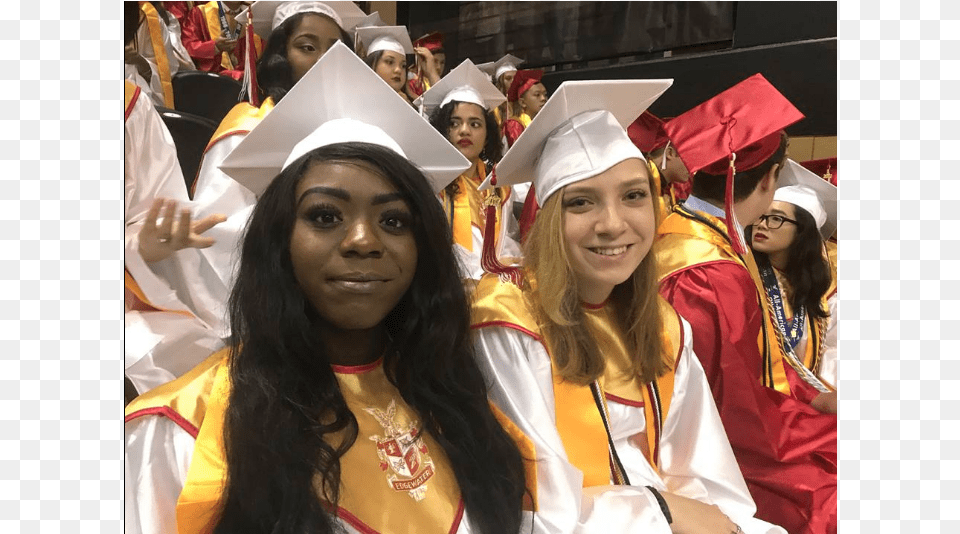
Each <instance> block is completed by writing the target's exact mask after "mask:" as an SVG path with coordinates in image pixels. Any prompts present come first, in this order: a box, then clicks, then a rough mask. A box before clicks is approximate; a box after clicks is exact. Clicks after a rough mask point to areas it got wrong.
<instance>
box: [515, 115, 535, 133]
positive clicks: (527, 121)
mask: <svg viewBox="0 0 960 534" xmlns="http://www.w3.org/2000/svg"><path fill="white" fill-rule="evenodd" d="M516 119H517V120H518V121H520V124H522V125H523V129H524V130H526V129H527V126H530V123H531V122H533V119H531V118H530V115H527V113H526V112H523V113H521V114H520V116H518V117H516Z"/></svg>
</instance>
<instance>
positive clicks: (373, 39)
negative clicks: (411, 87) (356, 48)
mask: <svg viewBox="0 0 960 534" xmlns="http://www.w3.org/2000/svg"><path fill="white" fill-rule="evenodd" d="M356 33H357V38H358V39H359V40H360V43H361V45H360V46H362V47H363V49H364V50H365V55H364V56H363V57H364V60H363V61H364V62H365V63H366V64H367V65H368V66H369V67H370V68H371V69H373V72H376V73H377V76H380V78H381V79H382V80H383V81H385V82H387V85H389V86H390V88H391V89H393V90H394V91H396V92H397V93H398V94H400V96H401V97H402V98H403V99H404V100H406V101H407V102H410V97H409V96H407V92H406V91H404V87H405V86H406V84H407V55H409V54H413V43H411V42H410V35H409V34H408V33H407V28H406V26H366V27H363V28H357V30H356Z"/></svg>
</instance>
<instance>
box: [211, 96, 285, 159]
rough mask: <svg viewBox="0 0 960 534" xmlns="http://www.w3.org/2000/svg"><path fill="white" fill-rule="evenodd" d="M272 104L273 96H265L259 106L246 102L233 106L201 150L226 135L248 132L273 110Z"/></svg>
mask: <svg viewBox="0 0 960 534" xmlns="http://www.w3.org/2000/svg"><path fill="white" fill-rule="evenodd" d="M273 106H274V103H273V98H270V97H267V98H266V100H264V101H263V103H262V104H260V107H259V108H258V107H254V106H252V105H250V104H248V103H246V102H240V103H239V104H237V105H236V106H233V108H231V109H230V112H229V113H227V116H226V117H224V118H223V120H222V121H220V126H217V131H215V132H213V137H211V138H210V142H209V143H207V147H206V148H205V149H204V150H203V151H204V152H206V151H207V150H210V147H212V146H213V145H214V144H216V143H217V141H219V140H220V139H222V138H224V137H226V136H228V135H233V134H237V133H249V132H250V130H252V129H253V128H254V127H255V126H256V125H258V124H260V121H262V120H263V118H264V117H266V116H267V113H270V112H271V111H272V110H273Z"/></svg>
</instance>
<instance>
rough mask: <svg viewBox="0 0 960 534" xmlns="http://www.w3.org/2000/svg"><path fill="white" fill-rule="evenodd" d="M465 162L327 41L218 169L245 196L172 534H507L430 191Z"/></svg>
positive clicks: (504, 453) (488, 412)
mask: <svg viewBox="0 0 960 534" xmlns="http://www.w3.org/2000/svg"><path fill="white" fill-rule="evenodd" d="M370 102H378V103H379V105H378V106H371V105H370ZM468 166H469V163H468V162H467V160H466V159H465V158H464V157H463V156H462V155H460V153H459V152H457V151H456V150H455V149H454V148H453V147H451V146H450V145H449V143H447V142H446V141H445V140H444V139H443V136H441V135H439V134H438V133H437V132H436V131H434V130H433V129H432V128H431V127H430V126H429V125H428V124H426V123H425V122H424V121H422V120H421V119H420V118H419V117H418V115H417V113H416V112H415V111H414V110H413V109H412V108H411V107H410V105H409V104H408V103H406V102H405V101H404V100H403V99H402V98H401V97H400V96H399V95H397V94H396V92H395V91H393V90H392V89H390V88H389V87H387V86H386V85H385V84H382V83H380V82H379V81H378V80H377V75H376V74H375V73H374V72H372V71H371V70H370V69H369V68H368V67H367V66H366V65H365V64H364V63H363V62H362V61H361V60H360V59H359V58H358V57H356V55H354V54H353V53H352V52H351V51H350V50H348V48H347V47H346V46H345V45H343V44H341V43H337V44H336V45H334V46H333V47H332V48H331V49H330V51H329V52H327V54H326V55H324V57H323V58H322V59H321V60H320V61H319V62H318V63H317V65H316V66H315V67H314V69H313V70H311V71H310V72H309V73H308V74H307V75H306V76H305V77H304V79H303V80H302V81H301V83H300V84H299V85H298V86H296V87H295V88H294V89H292V90H291V92H290V93H289V94H288V95H287V97H286V98H285V99H284V101H283V102H281V103H280V104H278V105H277V107H276V108H274V111H272V112H271V114H270V115H269V116H268V117H267V118H266V119H264V121H263V123H261V124H260V126H258V128H257V129H256V130H254V131H253V132H251V133H250V135H248V136H247V138H246V139H244V141H243V142H242V143H241V144H240V145H239V146H238V147H237V149H236V150H235V151H234V152H233V153H232V154H231V155H230V156H229V157H228V158H227V160H226V161H224V164H223V168H224V170H225V171H226V172H228V173H229V174H230V176H233V177H235V178H236V179H237V180H239V181H240V182H241V183H243V184H244V185H245V186H246V187H248V188H250V190H251V191H255V192H258V193H260V194H259V195H258V200H257V205H256V208H255V209H254V212H253V215H252V217H251V219H250V222H249V224H248V225H247V229H246V231H245V234H244V241H243V248H242V252H241V257H240V265H239V267H238V274H237V282H236V285H235V286H234V289H233V291H232V293H231V298H230V320H231V321H230V323H231V330H232V332H233V334H234V341H235V344H234V345H233V346H232V347H231V350H230V353H229V356H228V357H227V360H226V362H225V363H224V364H223V365H222V367H221V368H220V369H219V370H218V371H217V374H216V378H215V381H214V385H213V391H212V393H211V394H210V396H209V402H208V405H207V413H206V418H205V420H204V424H203V426H202V427H201V428H200V432H199V435H198V436H197V442H196V447H195V450H194V458H193V462H192V463H191V465H190V470H189V473H188V476H187V481H186V484H185V486H184V489H183V492H182V493H181V494H180V498H179V501H178V504H177V528H178V531H179V532H181V533H187V532H191V533H192V532H217V533H219V532H244V533H258V532H262V533H291V534H292V533H302V532H311V533H328V532H329V533H332V532H338V533H340V532H346V533H362V534H372V533H397V532H454V533H457V532H459V533H489V534H493V533H502V532H507V533H513V532H519V531H520V526H521V522H522V521H523V519H524V515H523V512H522V505H523V496H524V494H525V493H526V492H525V477H526V474H525V470H524V463H523V458H522V456H521V452H520V450H519V449H518V447H517V444H516V443H515V442H514V439H512V438H511V435H509V434H508V433H507V431H506V430H505V429H504V428H503V427H502V426H501V423H500V422H499V421H498V419H497V417H496V415H495V414H494V410H493V409H492V407H491V406H490V404H489V401H488V399H487V394H486V393H487V391H486V385H485V383H484V379H483V375H482V374H481V372H480V370H479V368H478V366H477V365H476V363H475V359H474V356H473V346H472V344H471V341H470V337H469V314H470V311H469V306H468V304H467V300H466V295H465V294H464V293H463V289H462V285H461V282H460V278H459V276H458V272H457V267H456V258H455V256H454V254H453V250H452V248H451V247H450V246H449V241H450V237H449V233H448V231H447V230H446V226H445V224H444V221H443V218H444V216H443V210H442V208H441V207H440V204H439V203H438V202H437V200H436V194H437V192H438V191H439V190H440V188H441V187H442V186H443V185H444V184H446V183H448V182H449V181H450V180H451V179H452V178H453V177H454V176H456V175H457V174H459V173H460V172H462V171H463V170H464V169H466V168H467V167H468ZM421 169H422V170H421Z"/></svg>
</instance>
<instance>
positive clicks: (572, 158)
mask: <svg viewBox="0 0 960 534" xmlns="http://www.w3.org/2000/svg"><path fill="white" fill-rule="evenodd" d="M672 84H673V80H672V79H663V80H598V81H567V82H563V83H562V84H561V85H560V88H559V89H557V92H556V93H554V94H553V96H551V97H550V99H549V100H547V103H546V104H545V105H544V106H543V108H542V109H541V110H540V111H539V112H538V113H537V116H536V117H534V119H533V122H531V123H530V125H529V126H527V127H526V129H524V131H523V133H522V134H521V135H520V137H519V138H517V142H516V143H514V145H513V146H512V147H511V148H510V150H508V151H507V153H506V155H504V156H503V159H501V160H500V163H499V164H497V166H496V169H495V172H494V173H493V174H491V176H488V177H487V179H486V180H484V182H483V183H482V184H480V189H487V188H489V187H491V183H490V182H491V177H492V176H493V175H494V174H495V175H496V177H497V183H496V185H497V186H507V185H514V184H520V183H524V182H531V181H532V182H533V183H534V185H535V186H536V194H537V203H538V204H540V205H541V206H542V205H543V204H544V202H545V201H546V199H547V198H549V197H550V195H552V194H553V193H555V192H557V191H558V190H560V188H562V187H564V186H566V185H569V184H572V183H574V182H579V181H581V180H586V179H588V178H592V177H594V176H596V175H598V174H600V173H602V172H605V171H606V170H608V169H610V168H611V167H613V166H614V165H616V164H617V163H620V162H621V161H624V160H627V159H630V158H637V159H640V160H644V158H643V154H642V153H641V152H640V149H638V148H637V147H636V146H635V145H634V144H633V142H631V141H630V137H628V136H627V131H626V130H627V126H629V125H630V123H632V122H633V121H634V120H636V118H637V117H638V116H640V114H641V113H643V112H644V111H645V110H646V109H647V108H648V107H649V106H650V104H652V103H653V102H654V101H655V100H656V99H657V98H659V97H660V95H662V94H663V92H664V91H666V90H667V89H668V88H669V87H670V86H671V85H672Z"/></svg>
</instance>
